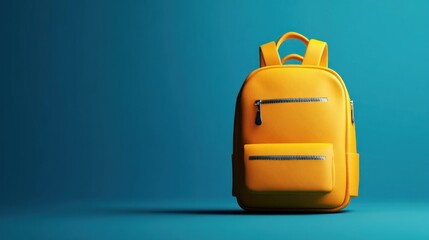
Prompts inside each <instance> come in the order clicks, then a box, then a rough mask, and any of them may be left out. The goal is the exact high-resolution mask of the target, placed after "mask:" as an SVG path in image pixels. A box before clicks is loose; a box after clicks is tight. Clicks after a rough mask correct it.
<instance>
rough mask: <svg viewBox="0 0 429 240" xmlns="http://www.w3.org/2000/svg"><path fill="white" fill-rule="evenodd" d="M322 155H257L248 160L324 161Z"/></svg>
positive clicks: (324, 157)
mask: <svg viewBox="0 0 429 240" xmlns="http://www.w3.org/2000/svg"><path fill="white" fill-rule="evenodd" d="M325 159H326V156H324V155H258V156H249V160H325Z"/></svg>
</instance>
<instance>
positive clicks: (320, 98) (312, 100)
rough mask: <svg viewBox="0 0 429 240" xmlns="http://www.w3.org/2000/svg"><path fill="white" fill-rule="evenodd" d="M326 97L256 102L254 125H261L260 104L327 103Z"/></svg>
mask: <svg viewBox="0 0 429 240" xmlns="http://www.w3.org/2000/svg"><path fill="white" fill-rule="evenodd" d="M327 101H328V98H327V97H304V98H276V99H264V100H256V101H255V106H256V108H257V111H256V119H255V124H256V125H258V126H259V125H262V113H261V105H262V104H277V103H306V102H327Z"/></svg>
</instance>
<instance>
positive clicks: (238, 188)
mask: <svg viewBox="0 0 429 240" xmlns="http://www.w3.org/2000/svg"><path fill="white" fill-rule="evenodd" d="M288 39H298V40H300V41H302V42H304V43H305V44H306V45H307V48H306V52H305V54H304V56H301V55H298V54H290V55H287V56H286V57H284V58H283V59H281V58H280V56H279V54H278V49H279V47H280V45H281V44H282V43H283V42H284V41H286V40H288ZM259 53H260V68H258V69H256V70H254V71H253V72H252V73H250V74H249V76H248V77H247V78H246V80H245V82H244V84H243V86H242V88H241V90H240V92H239V94H238V97H237V103H236V109H235V120H234V140H233V154H232V165H233V195H234V196H235V197H236V198H237V202H238V204H239V205H240V207H241V208H243V209H245V210H249V211H303V212H305V211H307V212H337V211H339V210H341V209H343V208H345V207H346V206H347V205H348V204H349V202H350V199H351V197H357V196H358V188H359V154H358V153H357V151H356V134H355V120H354V112H353V111H354V110H353V101H352V100H351V99H350V97H349V94H348V92H347V89H346V86H345V84H344V82H343V80H342V79H341V77H340V76H339V75H338V74H337V73H336V72H335V71H333V70H332V69H330V68H328V45H327V44H326V43H325V42H322V41H319V40H315V39H311V40H308V39H307V38H306V37H305V36H303V35H301V34H299V33H295V32H289V33H286V34H284V35H283V36H282V37H281V38H280V39H279V40H278V41H277V43H275V42H269V43H267V44H264V45H262V46H260V48H259ZM291 59H294V60H298V61H301V63H302V64H295V65H292V64H285V63H286V62H287V61H289V60H291Z"/></svg>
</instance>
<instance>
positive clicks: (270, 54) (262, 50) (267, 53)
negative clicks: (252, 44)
mask: <svg viewBox="0 0 429 240" xmlns="http://www.w3.org/2000/svg"><path fill="white" fill-rule="evenodd" d="M259 65H260V67H265V66H271V65H282V62H281V61H280V56H279V53H278V52H277V48H276V43H275V42H269V43H266V44H264V45H261V46H260V47H259Z"/></svg>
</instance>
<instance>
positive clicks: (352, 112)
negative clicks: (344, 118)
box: [350, 100, 355, 124]
mask: <svg viewBox="0 0 429 240" xmlns="http://www.w3.org/2000/svg"><path fill="white" fill-rule="evenodd" d="M350 109H351V114H352V124H355V111H354V109H353V100H350Z"/></svg>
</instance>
